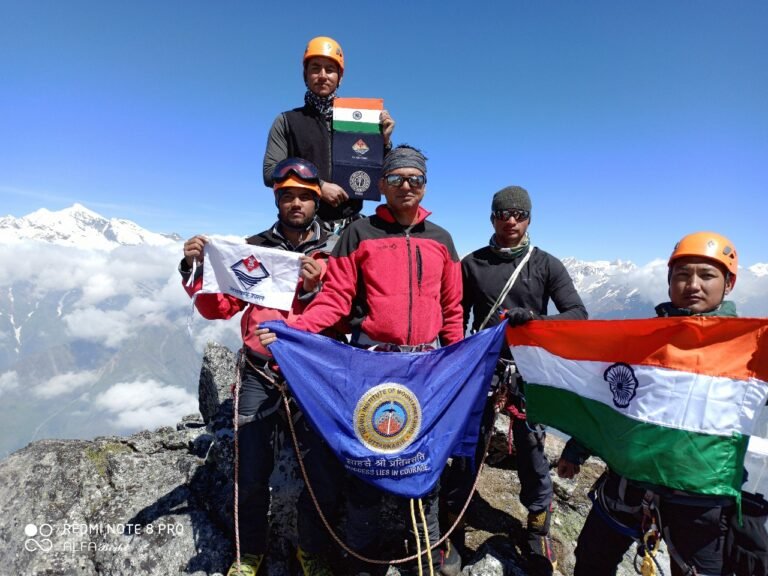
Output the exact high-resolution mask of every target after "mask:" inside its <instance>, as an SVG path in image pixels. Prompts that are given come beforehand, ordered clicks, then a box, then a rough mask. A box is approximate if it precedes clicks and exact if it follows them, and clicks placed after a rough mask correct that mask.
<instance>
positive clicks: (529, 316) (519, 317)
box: [507, 308, 539, 326]
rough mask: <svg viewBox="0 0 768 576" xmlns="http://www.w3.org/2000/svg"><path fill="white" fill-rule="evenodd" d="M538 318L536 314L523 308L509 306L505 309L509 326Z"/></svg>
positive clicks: (520, 324) (519, 324)
mask: <svg viewBox="0 0 768 576" xmlns="http://www.w3.org/2000/svg"><path fill="white" fill-rule="evenodd" d="M538 318H539V315H538V314H534V313H533V312H531V311H530V310H527V309H525V308H510V309H509V310H507V322H509V325H510V326H522V325H523V324H525V323H527V322H530V321H531V320H536V319H538Z"/></svg>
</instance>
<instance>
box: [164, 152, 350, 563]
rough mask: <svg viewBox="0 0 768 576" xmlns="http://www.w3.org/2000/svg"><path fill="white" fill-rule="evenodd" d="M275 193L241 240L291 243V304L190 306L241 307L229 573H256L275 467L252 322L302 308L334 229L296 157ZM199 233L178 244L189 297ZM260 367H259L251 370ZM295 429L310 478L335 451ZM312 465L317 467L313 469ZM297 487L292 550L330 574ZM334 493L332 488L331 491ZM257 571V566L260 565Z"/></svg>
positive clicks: (310, 171) (275, 397)
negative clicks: (262, 218) (256, 229)
mask: <svg viewBox="0 0 768 576" xmlns="http://www.w3.org/2000/svg"><path fill="white" fill-rule="evenodd" d="M272 179H273V181H274V195H275V205H276V206H277V210H278V216H277V222H275V223H274V224H273V225H272V227H270V228H268V229H267V230H264V231H263V232H260V233H259V234H256V235H254V236H251V237H249V238H247V239H246V242H247V243H248V244H253V245H255V246H262V247H267V248H275V249H278V250H289V251H292V252H299V253H301V254H303V256H302V258H301V261H302V264H301V274H300V280H299V283H298V285H297V286H296V294H295V296H294V299H293V303H292V305H291V309H290V310H289V311H283V310H275V309H272V308H264V307H262V306H259V305H258V304H249V303H247V302H244V301H243V300H240V299H239V298H235V297H234V296H230V295H228V294H198V295H197V298H195V307H196V308H197V309H198V311H199V312H200V314H201V315H202V316H203V317H204V318H207V319H209V320H214V319H228V318H231V317H233V316H235V315H237V314H238V313H240V312H241V311H242V312H243V315H242V319H241V331H242V336H243V349H244V350H245V354H246V362H245V366H244V369H243V372H242V374H241V388H240V405H239V426H240V427H239V430H238V439H239V459H240V461H239V470H240V476H239V481H238V490H239V493H240V496H239V506H238V512H239V536H240V542H241V546H242V552H243V553H242V555H241V559H240V567H241V570H240V571H239V572H238V570H237V563H236V562H235V563H233V564H232V567H231V568H230V570H229V572H228V573H227V576H255V574H257V573H258V572H259V568H260V566H261V564H262V561H263V559H264V553H265V552H266V550H267V534H268V522H267V519H268V512H269V477H270V475H271V473H272V468H273V466H274V441H275V434H276V433H277V430H278V427H279V426H281V425H282V423H283V421H282V415H281V413H280V406H281V396H280V393H279V391H278V390H277V389H276V388H275V387H274V386H273V385H272V384H271V383H270V382H269V380H268V379H267V378H266V377H265V376H264V375H263V374H262V372H263V371H266V372H267V373H269V367H268V362H269V360H270V358H271V354H270V353H269V352H268V351H267V350H266V349H265V348H264V347H263V346H262V345H261V344H260V342H259V338H258V334H257V332H256V328H257V327H258V325H259V323H261V322H266V321H268V320H291V319H294V318H296V317H297V316H298V315H299V314H301V312H302V311H303V310H304V307H305V306H306V305H307V303H308V302H310V301H311V300H312V298H314V297H315V295H316V294H317V292H318V290H319V289H320V280H321V278H322V277H323V275H324V273H325V270H326V260H327V258H328V254H329V252H330V251H331V249H332V247H333V245H334V244H335V242H336V240H337V238H338V237H337V236H335V235H332V234H329V233H328V232H326V231H325V230H324V229H323V228H322V227H321V226H320V225H319V224H318V222H317V220H316V218H315V215H316V213H317V205H318V202H319V199H320V184H319V179H318V175H317V169H316V168H315V167H314V166H313V165H312V164H311V163H309V162H307V161H305V160H302V159H300V158H288V159H286V160H283V161H282V162H279V163H278V164H277V166H275V169H274V174H273V178H272ZM206 242H207V239H206V238H205V236H202V235H197V236H193V237H192V238H190V239H189V240H187V241H186V242H185V243H184V259H183V260H182V261H181V264H180V265H179V271H180V272H181V276H182V278H183V281H184V285H185V290H186V291H187V293H188V294H189V295H190V296H191V297H192V296H194V295H195V294H196V293H197V292H199V291H200V289H201V288H202V284H203V279H202V266H201V267H198V268H197V271H196V275H195V278H194V279H193V282H192V284H191V285H190V286H187V283H188V280H189V277H190V275H191V274H192V264H193V262H194V261H195V260H197V262H198V263H202V261H203V249H204V247H205V244H206ZM256 368H258V369H259V370H257V369H256ZM297 432H298V433H299V434H300V440H301V442H302V448H303V449H304V450H305V451H306V455H305V456H304V458H305V462H306V465H307V469H308V471H309V473H310V474H312V478H313V479H314V478H315V474H318V472H317V470H318V469H321V468H322V467H323V465H324V462H326V461H327V460H328V459H329V458H333V455H332V453H331V452H330V451H327V452H326V450H328V449H327V448H326V447H325V445H324V444H323V443H322V440H320V439H319V437H318V436H317V435H316V434H315V433H314V432H312V431H311V430H310V429H309V428H308V426H307V424H306V422H305V419H303V420H302V421H299V423H298V425H297ZM313 472H314V473H315V474H313ZM313 485H314V486H315V490H316V491H317V492H318V497H319V498H320V500H321V501H324V497H325V493H326V492H327V491H328V490H327V488H326V489H325V490H323V488H324V487H325V486H326V484H324V483H323V482H321V481H317V482H313ZM305 492H306V489H305V490H304V492H303V493H302V495H301V496H300V498H299V502H298V517H299V522H298V528H299V552H298V557H299V561H300V563H301V566H302V569H303V570H304V572H305V574H310V573H311V574H312V575H313V576H330V574H331V572H330V570H329V569H328V568H327V567H326V562H325V558H324V557H323V556H322V555H321V554H319V553H318V552H320V551H321V550H323V549H324V547H325V546H326V544H327V543H326V542H325V541H324V540H323V538H324V537H325V536H326V532H325V530H324V529H323V527H322V525H321V523H320V521H319V519H317V520H316V521H315V518H316V516H317V514H316V512H315V507H314V505H313V503H312V501H311V499H310V497H309V495H308V494H306V493H305ZM331 497H332V498H335V497H336V495H335V494H331ZM262 572H263V570H262Z"/></svg>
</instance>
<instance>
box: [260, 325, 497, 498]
mask: <svg viewBox="0 0 768 576" xmlns="http://www.w3.org/2000/svg"><path fill="white" fill-rule="evenodd" d="M262 327H264V328H269V329H270V330H272V331H274V332H275V334H277V341H276V342H274V343H273V344H272V345H271V346H270V347H269V349H270V351H271V352H272V353H273V354H274V356H275V359H276V360H277V363H278V364H279V365H280V370H281V371H282V373H283V375H284V376H285V379H286V381H287V383H288V387H289V389H290V390H291V392H292V394H293V396H294V398H295V399H296V401H297V402H298V404H299V407H300V408H301V410H302V412H304V415H305V416H306V417H307V418H308V419H309V421H310V422H311V423H312V425H313V427H314V428H315V430H317V431H318V432H319V433H320V434H321V435H322V436H323V438H324V439H325V441H326V442H327V443H328V445H329V446H330V447H331V449H332V450H333V452H334V453H335V454H336V456H337V457H338V458H339V460H340V461H341V463H342V465H343V466H344V467H345V468H346V469H347V470H348V471H349V472H350V473H352V474H355V475H356V476H358V477H359V478H361V479H363V480H365V481H366V482H369V483H371V484H373V485H374V486H377V487H379V488H381V489H382V490H385V491H387V492H391V493H393V494H397V495H399V496H405V497H408V498H420V497H421V496H424V495H425V494H426V493H427V492H429V490H430V489H431V488H432V487H433V486H434V485H435V483H436V482H437V480H438V478H439V477H440V473H441V472H442V470H443V468H444V467H445V464H446V460H447V459H448V458H449V457H450V456H467V457H473V456H474V453H475V446H476V445H477V442H478V436H479V432H480V420H481V418H482V414H483V407H484V405H485V402H486V400H487V397H488V390H489V388H490V384H491V377H492V376H493V371H494V369H495V367H496V362H497V360H498V358H499V353H500V351H501V346H502V344H503V342H504V330H505V327H506V323H501V324H499V325H498V326H496V327H494V328H489V329H487V330H483V331H481V332H479V333H477V334H474V335H473V336H470V337H469V338H467V339H466V340H462V341H461V342H458V343H456V344H452V345H451V346H446V347H445V348H440V349H438V350H433V351H430V352H419V353H407V352H371V351H368V350H361V349H358V348H354V347H352V346H349V345H347V344H343V343H341V342H337V341H336V340H333V339H331V338H326V337H325V336H319V335H317V334H311V333H309V332H303V331H301V330H296V329H293V328H290V327H288V326H286V325H285V324H284V323H283V322H266V323H264V324H263V325H262Z"/></svg>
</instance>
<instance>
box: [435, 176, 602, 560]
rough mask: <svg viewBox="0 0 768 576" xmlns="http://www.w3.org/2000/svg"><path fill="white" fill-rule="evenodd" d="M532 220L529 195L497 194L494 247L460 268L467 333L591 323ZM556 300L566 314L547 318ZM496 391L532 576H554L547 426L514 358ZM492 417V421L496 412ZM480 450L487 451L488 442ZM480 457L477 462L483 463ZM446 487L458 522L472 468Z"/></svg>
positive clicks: (513, 190) (460, 468) (506, 359)
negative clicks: (534, 239) (502, 405)
mask: <svg viewBox="0 0 768 576" xmlns="http://www.w3.org/2000/svg"><path fill="white" fill-rule="evenodd" d="M531 214H532V205H531V198H530V196H529V195H528V191H527V190H526V189H525V188H522V187H520V186H507V187H506V188H502V189H501V190H499V191H498V192H497V193H496V194H494V196H493V200H492V202H491V225H492V226H493V231H494V232H493V234H492V235H491V239H490V241H489V243H488V245H487V246H485V247H483V248H480V249H478V250H475V251H474V252H472V253H471V254H469V255H467V256H466V257H464V259H463V260H462V261H461V272H462V281H463V287H464V295H463V298H462V307H463V309H464V327H465V329H466V327H467V324H468V322H469V317H470V314H473V315H474V321H473V324H472V330H473V331H477V330H481V329H483V328H485V327H487V326H493V325H496V324H498V323H499V322H501V321H503V319H504V318H505V317H506V319H507V322H509V323H510V324H511V325H512V326H519V325H522V324H525V323H527V322H529V321H531V320H548V319H558V320H566V319H571V320H582V319H586V318H587V310H586V308H585V307H584V304H583V303H582V301H581V298H580V297H579V295H578V293H577V292H576V288H575V287H574V285H573V280H572V279H571V277H570V276H569V274H568V271H567V270H566V269H565V266H563V264H562V262H560V260H558V259H557V258H555V257H554V256H552V255H550V254H548V253H547V252H544V251H543V250H540V249H539V248H534V247H533V244H531V239H530V235H529V233H528V227H529V226H530V223H531ZM550 300H552V301H553V302H554V304H555V307H556V308H557V310H558V312H559V314H555V315H552V316H547V307H548V304H549V301H550ZM500 312H501V314H500ZM493 385H494V388H498V387H499V385H506V387H507V388H508V390H509V391H510V394H509V397H508V400H507V402H506V411H507V412H508V413H509V415H510V418H511V422H512V424H511V429H512V440H513V441H514V446H515V453H516V455H517V470H518V475H519V477H520V486H521V489H520V501H521V502H522V504H523V505H524V506H525V507H526V508H527V509H528V523H527V528H526V534H527V537H526V542H525V543H524V545H523V547H522V548H523V550H524V551H525V552H526V553H527V554H526V555H527V557H528V560H529V573H531V574H545V575H551V574H552V572H553V571H554V569H555V567H556V565H557V563H556V559H555V554H554V551H553V550H552V542H551V539H550V536H549V526H550V522H551V516H552V480H551V478H550V475H549V463H548V461H547V458H546V456H545V454H544V440H545V433H544V429H543V427H542V426H540V425H535V424H531V423H529V422H527V421H526V419H525V400H524V396H523V393H524V391H523V389H522V381H521V379H520V378H519V376H518V374H517V372H516V371H515V369H514V359H513V358H512V356H511V354H510V353H509V350H505V351H504V352H503V353H502V358H501V359H500V361H499V364H498V366H497V370H496V374H495V375H494V380H493ZM487 414H489V416H490V418H492V415H493V411H492V410H488V411H487ZM490 418H488V419H487V420H486V424H487V425H488V424H490V422H489V420H490ZM478 446H479V447H480V448H479V449H480V450H482V449H484V442H480V443H479V444H478ZM481 456H482V453H481V454H478V457H477V458H476V461H477V462H479V461H480V457H481ZM445 480H446V484H448V486H447V490H446V494H447V498H446V504H447V507H448V509H449V513H453V514H457V513H458V512H459V511H460V510H461V509H462V507H463V505H464V501H465V500H466V498H467V497H468V495H469V493H470V489H471V486H472V483H473V481H474V474H473V470H470V469H469V464H468V462H467V461H459V462H456V463H455V464H454V465H453V466H452V467H451V470H450V471H449V472H448V473H447V474H446V478H445ZM454 517H455V516H454Z"/></svg>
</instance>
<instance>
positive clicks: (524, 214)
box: [493, 208, 531, 222]
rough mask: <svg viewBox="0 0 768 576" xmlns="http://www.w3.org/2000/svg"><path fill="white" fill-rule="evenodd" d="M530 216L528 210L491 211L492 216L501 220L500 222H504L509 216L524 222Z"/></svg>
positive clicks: (516, 220)
mask: <svg viewBox="0 0 768 576" xmlns="http://www.w3.org/2000/svg"><path fill="white" fill-rule="evenodd" d="M530 216H531V213H530V212H529V211H528V210H518V209H516V208H515V209H513V210H494V211H493V217H494V218H496V220H501V221H502V222H506V221H507V220H509V219H510V218H514V219H515V222H524V221H526V220H528V218H529V217H530Z"/></svg>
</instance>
